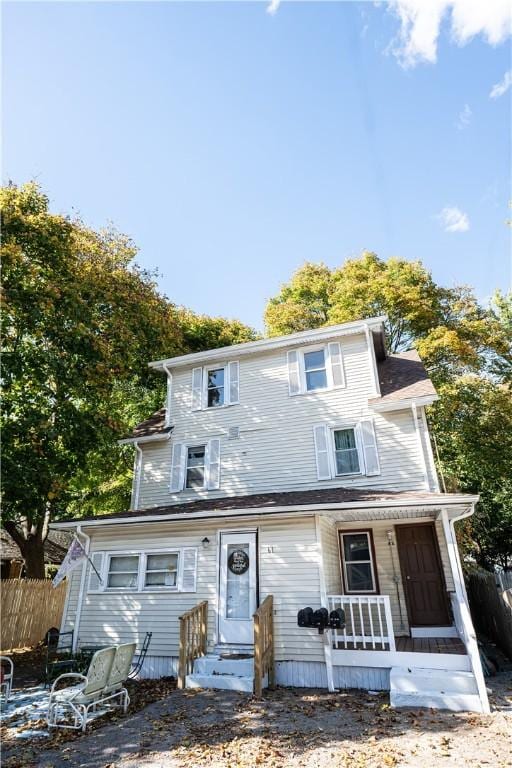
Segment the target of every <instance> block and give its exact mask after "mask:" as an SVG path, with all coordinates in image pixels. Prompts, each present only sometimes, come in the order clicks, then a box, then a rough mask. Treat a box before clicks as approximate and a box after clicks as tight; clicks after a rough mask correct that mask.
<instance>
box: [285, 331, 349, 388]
mask: <svg viewBox="0 0 512 768" xmlns="http://www.w3.org/2000/svg"><path fill="white" fill-rule="evenodd" d="M287 357H288V388H289V393H290V395H301V394H302V395H305V394H307V393H315V392H321V391H327V390H329V389H336V388H338V387H344V386H345V372H344V367H343V353H342V351H341V344H340V343H339V342H337V341H332V342H329V343H328V344H326V345H315V346H311V347H301V348H300V349H291V350H289V351H288V353H287Z"/></svg>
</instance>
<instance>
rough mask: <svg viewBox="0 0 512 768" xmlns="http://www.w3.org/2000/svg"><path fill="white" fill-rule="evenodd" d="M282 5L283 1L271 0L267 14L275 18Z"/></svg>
mask: <svg viewBox="0 0 512 768" xmlns="http://www.w3.org/2000/svg"><path fill="white" fill-rule="evenodd" d="M280 5H281V0H270V2H269V4H268V5H267V13H269V14H270V15H271V16H275V15H276V13H277V9H278V8H279V6H280Z"/></svg>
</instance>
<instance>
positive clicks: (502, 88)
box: [489, 69, 512, 99]
mask: <svg viewBox="0 0 512 768" xmlns="http://www.w3.org/2000/svg"><path fill="white" fill-rule="evenodd" d="M510 86H512V69H509V70H508V72H505V74H504V75H503V80H501V82H499V83H496V85H493V87H492V90H491V92H490V94H489V98H490V99H499V97H500V96H503V94H504V93H506V92H507V91H508V89H509V88H510Z"/></svg>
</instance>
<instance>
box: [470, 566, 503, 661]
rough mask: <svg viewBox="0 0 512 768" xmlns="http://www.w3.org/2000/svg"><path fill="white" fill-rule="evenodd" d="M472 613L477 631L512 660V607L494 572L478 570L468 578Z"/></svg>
mask: <svg viewBox="0 0 512 768" xmlns="http://www.w3.org/2000/svg"><path fill="white" fill-rule="evenodd" d="M467 588H468V597H469V604H470V606H471V615H472V617H473V623H474V625H475V627H476V629H477V631H479V632H481V633H482V634H484V635H486V636H487V637H488V638H490V639H491V640H492V641H493V642H494V643H496V645H497V646H498V648H501V650H502V651H503V653H504V654H505V655H506V656H508V658H509V659H511V660H512V609H511V608H510V607H509V606H508V605H507V603H506V601H505V600H504V599H503V596H502V594H501V593H500V591H499V590H498V589H497V588H496V578H495V575H494V574H493V573H488V572H487V571H478V572H476V573H472V574H470V576H468V578H467Z"/></svg>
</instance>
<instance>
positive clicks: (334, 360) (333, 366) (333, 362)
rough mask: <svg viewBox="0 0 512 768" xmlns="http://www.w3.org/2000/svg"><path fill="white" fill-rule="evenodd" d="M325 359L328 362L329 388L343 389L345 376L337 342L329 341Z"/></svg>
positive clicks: (339, 346) (339, 345)
mask: <svg viewBox="0 0 512 768" xmlns="http://www.w3.org/2000/svg"><path fill="white" fill-rule="evenodd" d="M327 357H328V360H329V366H328V373H329V376H328V380H329V386H331V387H344V386H345V374H344V371H343V357H342V354H341V344H339V342H337V341H331V342H330V343H329V344H328V345H327Z"/></svg>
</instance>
